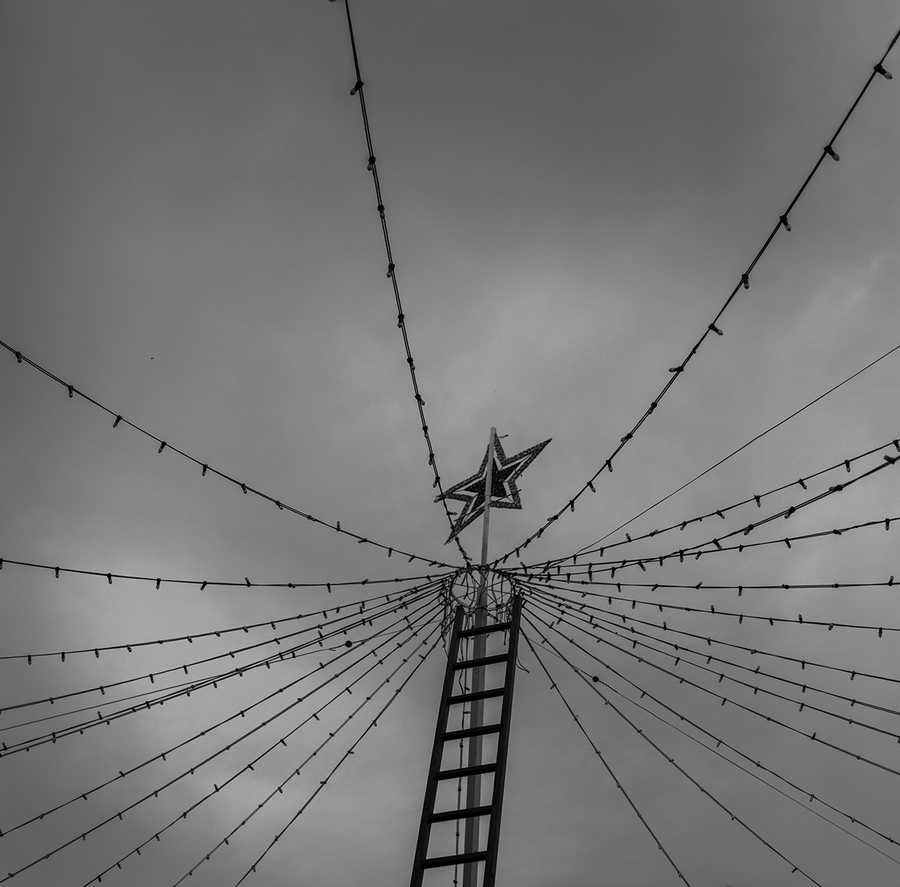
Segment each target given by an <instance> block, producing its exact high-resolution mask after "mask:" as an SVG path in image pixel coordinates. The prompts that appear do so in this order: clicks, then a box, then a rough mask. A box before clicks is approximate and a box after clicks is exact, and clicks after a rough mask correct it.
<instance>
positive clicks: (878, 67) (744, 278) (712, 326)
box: [511, 31, 900, 551]
mask: <svg viewBox="0 0 900 887" xmlns="http://www.w3.org/2000/svg"><path fill="white" fill-rule="evenodd" d="M898 38H900V31H898V32H897V33H896V34H895V35H894V37H893V39H892V40H891V42H890V44H889V45H888V48H887V49H886V50H885V52H884V55H882V56H881V58H880V59H879V60H878V62H877V63H876V64H875V66H874V68H873V70H872V73H871V74H869V77H868V79H867V80H866V82H865V85H864V86H863V88H862V89H861V90H860V92H859V95H858V96H857V97H856V100H855V101H854V102H853V104H852V105H851V106H850V110H849V111H847V113H846V114H845V115H844V118H843V120H841V123H840V125H839V126H838V128H837V129H836V130H835V132H834V135H832V137H831V139H830V140H829V142H828V144H827V145H826V146H825V147H824V148H823V149H822V153H821V154H820V155H819V159H818V160H817V161H816V163H815V165H814V166H813V168H812V170H811V171H810V173H809V175H808V176H807V177H806V179H805V181H804V182H803V184H802V185H801V186H800V188H799V189H798V191H797V193H796V194H795V195H794V197H793V199H792V200H791V202H790V203H789V204H788V207H787V209H786V210H785V211H784V212H783V213H782V214H781V215H780V216H779V218H778V221H777V222H776V223H775V227H774V228H773V229H772V231H771V233H770V234H769V236H768V237H767V238H766V240H765V242H764V243H763V245H762V246H761V247H760V249H759V251H758V252H757V254H756V255H755V256H754V258H753V261H752V262H750V264H749V265H748V266H747V268H746V270H745V271H744V273H743V274H741V276H740V280H739V281H738V282H737V283H736V284H735V286H734V289H732V291H731V293H730V294H729V296H728V298H727V299H726V300H725V302H724V304H723V305H722V307H721V308H719V310H718V312H717V313H716V315H715V317H713V319H712V321H711V322H710V323H709V324H708V325H707V327H706V328H705V329H704V330H703V332H702V334H701V335H700V338H699V339H698V340H697V341H696V342H695V343H694V345H693V346H692V347H691V349H690V351H688V353H687V356H686V357H685V358H684V359H683V360H682V361H681V362H680V363H678V364H676V365H675V366H673V367H671V368H670V370H669V373H670V376H669V378H668V379H667V380H666V383H665V385H663V387H662V389H661V390H660V392H659V393H658V394H657V395H656V397H654V398H653V400H652V401H651V403H650V406H649V407H647V409H646V410H644V413H643V415H641V417H640V418H639V419H638V420H637V422H635V424H634V425H633V426H632V428H631V430H630V431H628V432H627V433H626V434H625V435H624V436H623V437H622V438H621V439H620V441H619V443H618V444H617V445H616V447H615V448H614V449H613V451H612V453H610V455H609V456H608V457H607V459H606V461H605V462H604V463H603V464H602V465H601V466H600V468H598V469H597V471H595V472H594V474H593V475H592V476H591V478H590V479H589V480H588V481H587V482H586V483H585V484H584V485H583V486H582V487H581V489H580V490H579V491H578V492H577V493H576V494H575V495H574V496H573V497H572V498H571V499H569V501H568V502H566V503H565V504H564V505H563V506H562V507H561V508H560V509H559V510H558V511H556V512H555V513H554V514H552V515H551V516H550V517H548V518H547V520H546V521H545V522H544V523H543V524H542V525H541V527H539V528H538V529H537V530H536V531H535V532H534V533H532V534H531V535H530V536H529V537H528V538H527V539H525V541H524V542H522V543H520V544H519V545H518V546H514V548H513V549H511V550H513V551H515V550H517V549H521V548H525V547H526V546H527V545H529V544H530V543H531V542H533V541H534V540H535V539H538V538H540V536H542V535H543V533H544V531H545V530H546V529H547V528H548V527H549V526H550V525H551V524H552V523H554V522H555V521H556V520H558V519H559V518H560V517H561V516H562V515H563V514H565V512H566V511H567V510H568V511H574V510H575V502H576V501H577V500H578V499H580V498H581V496H582V495H584V493H586V492H587V491H588V490H591V492H596V490H595V489H594V481H596V480H597V478H598V477H599V476H600V475H601V474H602V473H603V472H604V471H609V472H611V471H612V470H613V460H614V459H615V458H616V457H617V456H618V455H619V453H620V452H622V450H623V449H624V448H625V446H626V445H627V444H628V442H629V441H630V440H631V439H632V438H633V437H634V435H635V434H636V433H637V432H638V431H639V430H640V428H641V426H642V425H643V424H644V423H645V422H646V421H647V419H649V418H650V416H651V414H652V413H653V412H654V411H655V410H656V408H657V407H658V406H659V403H660V401H661V400H662V399H663V398H664V397H665V396H666V394H667V393H668V392H669V389H670V388H671V387H672V385H673V384H674V383H675V380H676V379H677V378H678V377H679V376H682V375H683V374H684V371H685V370H686V369H687V365H688V364H689V363H690V361H691V360H692V359H693V358H694V356H695V355H696V354H697V352H698V351H699V350H700V347H701V346H702V345H703V343H704V342H705V341H706V339H707V337H708V336H709V335H710V333H715V334H716V335H717V336H721V335H723V332H722V330H721V329H720V328H719V325H718V324H719V321H720V319H721V317H722V315H723V314H724V313H725V311H726V310H727V309H728V306H729V305H730V304H731V303H732V301H733V300H734V297H735V296H736V295H737V294H738V293H739V292H740V291H741V289H749V288H750V274H751V273H752V271H753V269H754V268H755V267H756V264H757V262H759V260H760V259H761V258H762V256H763V254H764V253H765V252H766V250H767V249H768V248H769V244H771V243H772V241H773V240H774V239H775V235H776V234H777V233H778V232H779V231H780V230H781V229H782V228H784V229H785V230H786V231H790V230H791V226H790V223H789V222H788V217H789V216H790V214H791V211H792V210H793V208H794V206H795V205H796V204H797V201H798V200H799V199H800V197H801V196H802V194H803V192H804V191H805V190H806V187H807V185H809V183H810V181H812V178H813V176H814V175H815V174H816V172H817V171H818V169H819V167H820V166H821V164H822V161H823V160H824V159H825V158H826V157H831V158H832V160H839V159H840V158H839V157H838V155H837V153H836V152H835V150H834V147H833V146H834V142H835V139H837V137H838V136H839V135H840V133H841V130H842V129H843V128H844V126H845V124H846V123H847V121H848V120H849V119H850V115H851V114H852V113H853V111H854V110H855V108H856V106H857V105H858V104H859V102H860V100H861V99H862V97H863V96H864V95H865V93H866V91H867V90H868V88H869V85H870V84H871V83H872V81H873V80H874V79H875V77H876V75H878V74H880V75H882V76H883V77H885V78H886V79H891V78H890V75H889V73H888V72H887V71H886V70H885V69H884V60H885V59H886V58H887V56H888V53H889V52H890V51H891V49H892V48H893V46H894V44H895V43H896V42H897V39H898ZM898 347H900V346H898Z"/></svg>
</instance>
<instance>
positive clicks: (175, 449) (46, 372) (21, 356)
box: [0, 341, 455, 569]
mask: <svg viewBox="0 0 900 887" xmlns="http://www.w3.org/2000/svg"><path fill="white" fill-rule="evenodd" d="M0 347H2V348H5V349H6V350H7V351H9V352H10V353H11V354H15V355H17V358H19V363H27V364H28V365H29V366H30V367H33V368H34V369H36V370H37V371H38V372H40V373H43V374H44V375H45V376H47V378H49V379H52V380H53V381H54V382H57V383H58V384H60V385H62V386H63V387H64V388H66V389H69V391H70V396H72V395H74V394H77V395H78V396H79V397H80V398H81V399H83V400H86V401H87V402H88V403H91V404H93V405H94V406H95V407H97V408H98V409H100V410H102V411H103V412H105V413H107V414H108V415H110V416H114V417H115V422H114V423H113V427H114V428H115V427H116V426H117V425H119V423H120V422H124V423H125V424H126V425H128V426H129V427H130V428H133V429H134V430H135V431H137V432H138V433H139V434H143V435H144V436H145V437H148V438H150V440H153V441H155V442H156V443H157V444H159V445H160V447H159V450H158V452H160V453H161V452H162V451H163V448H165V447H168V449H169V450H171V451H172V452H174V453H177V454H178V455H179V456H182V457H183V458H185V459H187V460H189V461H190V462H193V463H194V464H195V465H198V466H199V467H200V468H202V476H203V477H205V476H206V474H207V472H210V473H212V474H215V475H216V476H217V477H219V478H221V479H222V480H225V481H228V482H229V483H231V484H234V485H235V486H238V487H240V488H241V490H242V491H243V492H244V493H245V494H249V493H252V494H253V495H254V496H257V497H259V498H260V499H265V500H266V501H267V502H271V503H272V504H273V505H275V503H276V502H278V501H279V500H277V499H275V498H274V497H273V496H270V495H268V494H267V493H264V492H262V491H261V490H257V489H255V488H253V487H251V486H249V485H248V484H246V483H243V482H241V481H239V480H237V478H234V477H232V476H231V475H228V474H225V472H222V471H219V470H218V469H216V468H212V467H211V466H210V465H209V464H208V463H205V462H201V461H200V460H199V459H196V458H195V457H194V456H191V455H190V454H189V453H186V452H185V451H184V450H181V449H179V448H178V447H175V446H172V444H169V443H166V441H164V440H162V438H159V437H157V436H156V435H155V434H152V433H151V432H149V431H147V430H146V429H144V428H142V427H141V426H140V425H137V424H135V423H134V422H131V421H129V420H128V419H125V418H123V417H122V416H121V415H120V414H118V413H116V412H115V411H114V410H111V409H110V408H109V407H106V406H104V405H103V404H102V403H100V402H99V401H97V400H95V399H94V398H93V397H91V396H90V395H89V394H85V393H84V392H83V391H80V390H79V389H78V388H76V387H74V386H73V385H69V384H68V383H67V382H64V381H63V380H62V379H60V378H59V377H58V376H56V375H54V374H53V373H52V372H50V371H49V370H47V369H45V368H44V367H42V366H41V365H40V364H38V363H36V362H35V361H33V360H32V359H31V358H29V357H26V356H25V355H24V354H21V352H18V351H15V350H14V349H13V348H12V346H11V345H8V344H7V343H6V342H3V341H0ZM280 510H281V511H289V512H291V513H292V514H295V515H297V516H298V517H304V518H306V519H307V520H308V521H311V522H312V523H315V524H319V525H321V526H323V527H328V528H329V529H331V530H334V531H335V532H337V533H341V534H343V535H345V536H350V537H351V538H353V539H356V540H357V541H358V542H360V543H366V544H368V545H372V546H374V547H375V548H380V549H382V550H384V551H387V550H388V546H387V545H383V544H382V543H380V542H375V541H373V540H371V539H368V538H365V537H363V536H359V535H358V534H356V533H352V532H350V531H349V530H344V529H341V528H340V527H339V526H338V524H337V523H334V524H332V523H329V522H328V521H326V520H322V519H320V518H317V517H314V516H313V515H311V514H308V513H306V512H305V511H301V510H300V509H299V508H294V507H293V506H290V505H286V504H284V503H282V505H281V508H280ZM393 550H394V551H399V552H400V553H401V554H404V555H407V556H408V557H409V558H410V561H413V560H417V561H421V562H422V563H426V564H429V565H431V566H436V567H444V568H446V569H455V567H453V566H452V565H450V564H446V563H443V562H442V561H436V560H431V559H429V558H426V557H421V556H420V555H416V554H411V553H410V552H408V551H401V549H399V548H397V547H396V546H395V547H394V548H393Z"/></svg>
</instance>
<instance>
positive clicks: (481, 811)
mask: <svg viewBox="0 0 900 887" xmlns="http://www.w3.org/2000/svg"><path fill="white" fill-rule="evenodd" d="M520 611H521V598H520V597H519V596H517V595H516V596H514V597H513V599H512V606H511V612H510V617H509V621H508V622H494V623H490V624H485V625H481V626H476V627H472V628H465V629H464V628H463V627H462V625H463V615H464V608H463V607H462V606H459V607H457V609H456V615H455V618H454V621H453V630H452V633H451V635H450V647H449V650H448V655H447V670H446V673H445V674H444V687H443V692H442V693H441V703H440V706H439V708H438V717H437V728H436V730H435V736H434V746H433V749H432V752H431V763H430V765H429V768H428V780H427V782H426V785H425V802H424V804H423V807H422V819H421V822H420V825H419V838H418V842H417V844H416V853H415V857H414V860H413V871H412V880H411V881H410V887H422V881H423V879H424V877H425V872H426V871H427V870H429V869H436V868H445V867H455V866H459V865H461V866H464V867H465V869H466V871H465V874H466V877H465V882H466V883H467V884H472V885H474V884H475V883H476V878H475V872H476V870H477V866H478V863H480V862H484V877H483V880H482V887H494V880H495V877H496V870H497V850H498V846H499V843H500V813H501V807H502V804H503V784H504V782H505V777H506V758H507V749H508V746H509V728H510V720H511V716H512V702H513V685H514V682H515V675H516V647H517V644H518V640H519V614H520ZM501 631H508V632H509V639H508V642H507V645H506V651H505V652H504V653H500V654H496V655H491V656H482V657H480V658H476V659H469V660H460V658H459V654H460V648H461V646H462V644H463V642H464V641H465V640H466V639H467V638H471V637H477V636H478V635H482V636H486V635H489V634H492V633H494V632H501ZM500 663H505V664H506V668H505V675H504V680H503V685H502V686H501V687H497V688H495V689H490V690H479V691H477V692H465V693H459V694H456V695H454V693H453V682H454V678H455V677H456V675H457V674H458V673H459V672H461V671H465V670H469V669H473V670H474V669H476V668H482V669H483V668H486V667H488V666H491V665H497V664H500ZM471 683H472V682H468V685H471ZM494 698H501V699H502V702H501V711H500V720H499V721H497V722H496V723H492V724H481V725H480V726H476V727H468V728H464V729H461V730H448V729H447V725H448V721H449V719H450V713H451V709H452V708H453V707H454V706H460V705H472V704H478V703H481V702H483V700H486V699H494ZM489 734H496V735H497V757H496V760H495V761H493V762H491V763H487V764H485V763H481V764H478V765H477V766H468V767H456V768H453V769H449V770H441V762H442V758H443V755H444V745H445V743H447V742H453V741H459V740H463V739H468V740H469V741H470V742H472V741H480V739H481V737H483V736H487V735H489ZM483 774H493V777H494V786H493V792H492V796H491V803H490V804H485V805H479V806H473V807H465V808H461V809H453V810H445V811H440V812H435V809H434V807H435V801H436V799H437V792H438V785H439V783H441V782H444V781H445V780H452V779H458V780H466V781H467V780H469V779H471V778H472V777H480V776H481V775H483ZM482 816H486V817H490V821H489V825H488V835H487V844H486V848H485V849H484V850H478V849H475V850H470V852H468V853H466V852H463V853H456V854H452V855H449V856H432V857H429V856H428V845H429V840H430V837H431V826H432V824H434V823H437V822H448V821H453V820H468V819H471V818H473V817H482Z"/></svg>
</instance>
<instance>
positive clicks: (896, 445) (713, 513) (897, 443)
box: [529, 438, 900, 571]
mask: <svg viewBox="0 0 900 887" xmlns="http://www.w3.org/2000/svg"><path fill="white" fill-rule="evenodd" d="M889 448H893V449H895V450H896V451H897V452H898V453H900V439H897V438H895V439H894V440H892V441H889V442H888V443H885V444H881V445H880V446H877V447H872V448H871V449H869V450H866V451H865V452H864V453H858V454H857V455H855V456H850V457H849V458H847V459H841V460H840V461H839V462H835V463H834V464H833V465H829V466H828V467H827V468H820V469H819V470H818V471H814V472H812V473H811V474H806V475H803V476H801V477H800V478H798V479H797V480H794V481H791V482H789V483H786V484H781V485H780V486H777V487H773V488H772V489H770V490H766V492H764V493H758V494H754V495H752V496H747V497H745V498H743V499H740V500H739V501H737V502H732V503H731V504H730V505H722V506H719V507H718V508H713V509H711V510H709V511H706V512H704V513H703V514H699V515H696V516H695V517H689V518H685V519H683V520H681V521H677V522H676V523H674V524H670V525H669V526H667V527H661V528H658V529H654V530H650V531H649V532H647V533H640V534H638V535H635V536H631V535H630V534H629V533H626V534H625V538H624V539H620V540H619V541H618V542H609V543H607V544H606V545H604V546H602V548H601V547H599V542H598V543H596V544H597V546H598V547H594V546H593V545H586V546H585V547H584V548H581V549H579V551H578V553H577V554H572V555H569V556H567V557H563V558H555V559H552V560H549V561H544V562H543V563H541V564H530V565H529V569H532V570H534V569H536V568H537V567H544V568H545V569H546V568H548V567H553V566H555V567H556V568H557V571H559V570H560V565H561V564H564V563H565V562H566V561H573V562H575V563H577V561H578V558H580V557H583V556H584V555H586V554H593V553H594V552H595V551H601V552H602V551H608V550H609V549H611V548H618V547H620V546H622V545H630V544H631V543H632V542H639V541H641V540H643V539H652V538H654V537H656V536H661V535H662V534H663V533H669V532H671V531H673V530H682V531H683V530H685V529H686V528H687V527H689V526H691V525H692V524H699V523H703V521H705V520H707V519H709V518H714V517H718V518H720V519H722V520H724V519H725V515H726V514H728V512H730V511H734V510H736V509H738V508H742V507H743V506H744V505H752V504H755V505H756V507H757V508H761V507H762V502H763V500H764V499H768V498H769V497H770V496H773V495H775V494H776V493H781V492H784V491H785V490H789V489H791V488H792V487H795V486H799V487H801V488H802V489H804V490H805V489H806V485H807V483H809V481H811V480H814V479H815V478H817V477H821V476H822V475H823V474H827V473H828V472H830V471H835V470H837V469H840V468H843V469H844V470H845V471H846V472H847V473H849V472H850V470H851V469H850V466H851V465H853V464H854V463H856V462H858V461H859V460H860V459H865V458H866V457H867V456H872V455H874V454H875V453H879V452H881V451H882V450H886V449H889ZM879 467H881V466H879ZM842 486H846V484H844V485H842ZM681 489H683V488H681ZM681 489H679V490H678V492H680V491H681ZM824 495H827V494H823V496H824ZM660 501H662V500H660ZM657 504H659V503H657ZM647 510H649V509H647ZM795 510H796V508H795ZM645 513H646V511H645V512H642V515H643V514H645ZM629 523H630V522H629ZM619 529H622V527H619ZM613 532H617V531H615V530H614V531H613ZM610 535H612V533H609V534H607V536H610ZM604 538H607V537H604ZM599 541H600V542H602V541H603V540H602V539H601V540H599ZM601 557H602V554H601Z"/></svg>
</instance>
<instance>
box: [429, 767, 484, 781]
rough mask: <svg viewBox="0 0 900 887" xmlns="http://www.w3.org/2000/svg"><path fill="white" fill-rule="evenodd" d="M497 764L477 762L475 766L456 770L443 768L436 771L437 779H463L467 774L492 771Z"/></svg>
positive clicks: (472, 774)
mask: <svg viewBox="0 0 900 887" xmlns="http://www.w3.org/2000/svg"><path fill="white" fill-rule="evenodd" d="M496 769H497V764H496V763H493V764H477V765H476V766H474V767H457V768H456V769H455V770H441V771H439V772H438V773H435V778H436V779H463V778H465V777H466V776H477V775H478V774H479V773H491V772H493V771H494V770H496Z"/></svg>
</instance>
